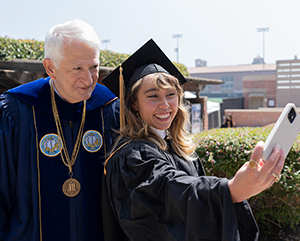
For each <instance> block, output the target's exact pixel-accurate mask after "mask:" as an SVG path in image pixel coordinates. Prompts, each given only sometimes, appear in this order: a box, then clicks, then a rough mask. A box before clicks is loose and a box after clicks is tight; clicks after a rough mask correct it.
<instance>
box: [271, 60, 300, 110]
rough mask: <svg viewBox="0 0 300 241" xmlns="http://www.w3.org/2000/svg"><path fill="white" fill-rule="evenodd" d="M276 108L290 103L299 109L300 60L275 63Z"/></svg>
mask: <svg viewBox="0 0 300 241" xmlns="http://www.w3.org/2000/svg"><path fill="white" fill-rule="evenodd" d="M276 65H277V68H276V76H277V105H276V106H277V107H284V106H285V105H286V104H287V103H289V102H292V103H294V104H295V105H296V106H299V107H300V59H297V57H295V59H293V60H279V61H276Z"/></svg>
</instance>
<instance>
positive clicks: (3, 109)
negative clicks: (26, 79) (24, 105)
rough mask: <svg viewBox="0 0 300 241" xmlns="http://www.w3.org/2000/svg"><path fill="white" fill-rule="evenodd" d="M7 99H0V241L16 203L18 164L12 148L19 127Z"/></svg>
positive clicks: (4, 234)
mask: <svg viewBox="0 0 300 241" xmlns="http://www.w3.org/2000/svg"><path fill="white" fill-rule="evenodd" d="M6 103H7V99H3V98H1V97H0V240H4V238H5V237H6V233H7V231H8V223H9V215H10V214H11V213H12V209H13V205H14V204H15V202H16V195H15V191H16V182H15V181H13V180H15V178H16V167H15V165H16V163H15V162H14V160H15V158H14V153H13V150H12V148H11V147H13V146H16V143H15V140H17V138H16V133H17V132H18V127H17V126H16V125H15V122H14V121H13V118H12V117H13V116H12V115H11V114H10V113H8V111H7V108H8V107H7V106H6Z"/></svg>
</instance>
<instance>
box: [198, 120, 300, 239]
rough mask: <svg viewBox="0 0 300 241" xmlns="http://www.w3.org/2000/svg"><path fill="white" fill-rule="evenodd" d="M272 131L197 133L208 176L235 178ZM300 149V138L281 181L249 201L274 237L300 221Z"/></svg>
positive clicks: (287, 162)
mask: <svg viewBox="0 0 300 241" xmlns="http://www.w3.org/2000/svg"><path fill="white" fill-rule="evenodd" d="M272 128H273V125H270V126H266V127H262V128H259V127H257V128H249V127H245V128H228V129H223V128H222V129H212V130H209V131H205V132H202V133H199V134H197V135H196V136H195V137H194V138H195V139H194V140H195V141H196V142H197V143H198V144H199V146H198V148H197V150H196V151H197V154H198V155H199V157H200V158H201V160H202V162H203V165H204V168H205V171H206V174H207V175H211V176H218V177H227V178H228V179H230V178H232V177H233V176H234V174H235V173H236V171H237V170H238V169H239V168H240V167H241V166H242V165H243V164H244V163H245V162H246V161H249V159H250V155H251V151H252V150H253V148H254V147H255V145H256V144H257V142H258V141H260V140H262V141H265V140H266V138H267V136H268V134H269V133H270V131H271V129H272ZM299 150H300V135H299V136H298V137H297V140H296V141H295V143H294V145H293V147H292V149H291V150H290V152H289V154H288V156H287V158H286V160H285V165H284V169H283V171H282V178H281V180H280V181H279V182H277V183H275V184H274V185H273V186H272V187H270V188H268V189H267V190H265V191H264V192H262V193H260V194H258V195H257V196H255V197H252V198H250V199H249V200H248V201H249V203H250V205H251V207H252V210H253V213H254V216H255V218H256V220H257V222H258V224H259V226H260V228H261V230H262V232H263V234H265V235H271V234H272V230H274V229H278V228H282V227H290V228H292V229H294V228H295V227H296V226H297V225H298V223H299V221H300V202H299V199H300V196H299V187H300V186H299V183H300V182H299V181H300V175H299V174H300V164H299V161H300V158H299ZM275 235H276V234H275Z"/></svg>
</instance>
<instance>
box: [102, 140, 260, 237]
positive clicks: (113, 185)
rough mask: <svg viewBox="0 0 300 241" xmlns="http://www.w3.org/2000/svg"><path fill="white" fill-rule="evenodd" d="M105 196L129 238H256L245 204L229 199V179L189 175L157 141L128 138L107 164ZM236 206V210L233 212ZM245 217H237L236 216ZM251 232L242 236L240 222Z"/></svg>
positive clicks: (250, 215) (253, 224) (252, 221)
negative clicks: (246, 224) (160, 147)
mask: <svg viewBox="0 0 300 241" xmlns="http://www.w3.org/2000/svg"><path fill="white" fill-rule="evenodd" d="M106 178H107V187H108V195H109V198H110V201H111V203H112V207H113V211H114V213H115V215H116V217H117V219H118V220H119V222H120V225H121V227H122V228H123V230H124V231H125V233H126V235H127V236H128V237H129V238H130V240H134V241H138V240H155V241H160V240H163V241H167V240H180V241H182V240H185V241H196V240H197V241H199V240H228V241H229V240H230V241H234V240H247V241H250V240H256V238H257V232H258V230H257V227H256V223H255V221H254V220H253V217H252V213H251V211H250V212H249V210H248V212H247V211H245V210H244V206H245V205H246V206H247V203H241V204H239V205H238V206H237V207H235V205H234V204H233V203H232V199H231V195H230V191H229V188H228V180H227V179H225V178H216V177H206V176H201V177H199V176H198V177H196V176H190V175H188V174H187V173H186V172H184V171H181V170H179V169H178V168H177V166H176V163H174V159H172V158H171V157H170V155H168V154H167V153H166V152H162V151H160V150H159V149H158V148H157V147H156V146H155V145H152V144H149V143H148V142H143V141H132V142H130V143H129V144H127V145H126V146H125V147H123V148H122V149H121V150H120V151H118V152H117V153H116V154H114V155H113V157H112V158H111V159H110V160H109V161H108V164H107V176H106ZM236 210H240V212H239V213H238V214H236ZM240 214H242V215H247V217H240V219H238V218H237V215H240ZM241 219H243V220H247V221H249V222H250V223H248V226H250V229H249V230H250V231H249V232H250V236H247V239H241V238H242V235H240V234H239V229H238V226H239V221H240V220H241Z"/></svg>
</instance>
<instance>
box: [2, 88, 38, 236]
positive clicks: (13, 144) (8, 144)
mask: <svg viewBox="0 0 300 241" xmlns="http://www.w3.org/2000/svg"><path fill="white" fill-rule="evenodd" d="M21 115H22V119H21V118H20V116H21ZM31 123H33V117H32V108H31V106H29V105H28V104H26V103H24V102H22V101H19V100H17V98H15V97H13V96H12V95H10V94H9V93H6V94H3V95H1V96H0V240H1V241H2V240H39V218H38V217H39V216H38V202H37V200H38V194H37V174H36V173H37V167H36V162H34V163H33V164H32V162H31V160H32V159H34V160H36V145H35V140H36V139H35V134H33V133H34V131H35V130H34V127H33V125H32V124H31ZM21 130H22V131H21ZM28 144H30V145H28ZM31 183H34V184H31Z"/></svg>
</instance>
